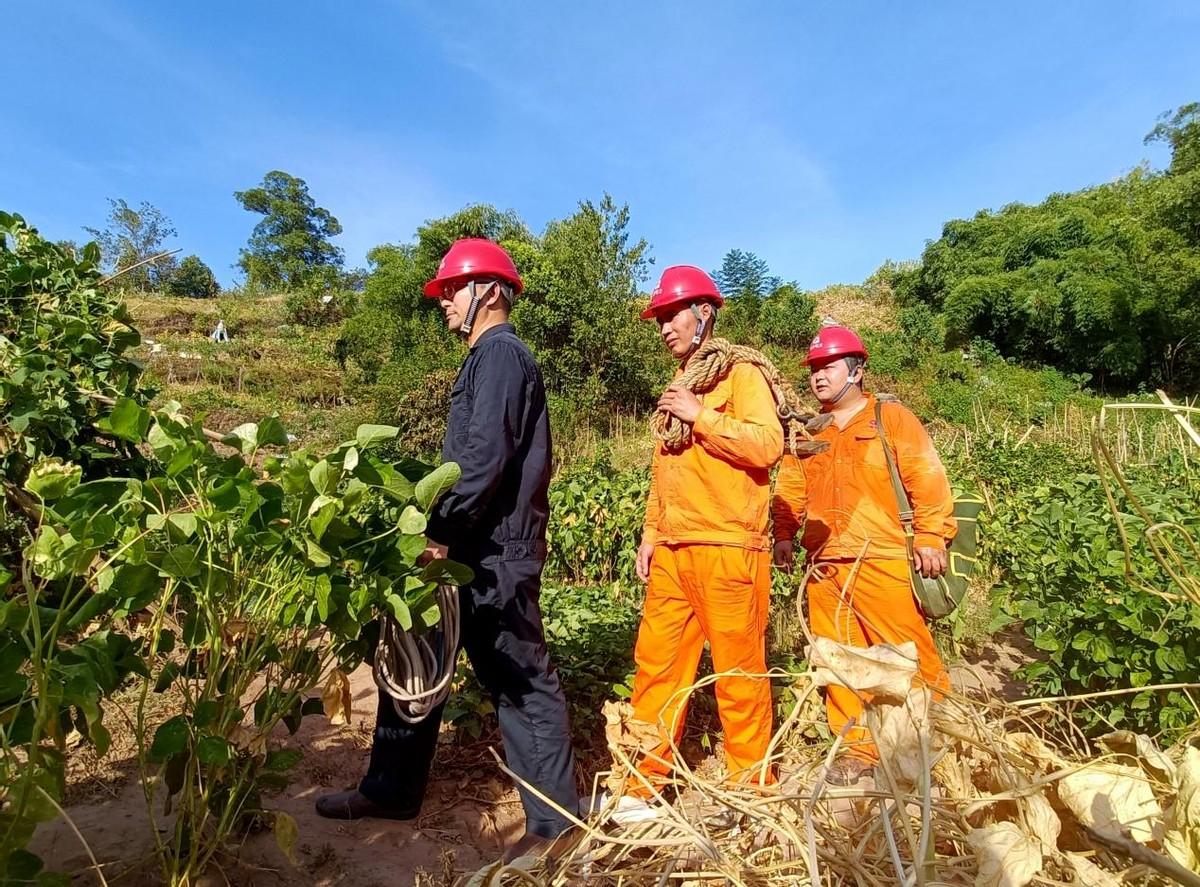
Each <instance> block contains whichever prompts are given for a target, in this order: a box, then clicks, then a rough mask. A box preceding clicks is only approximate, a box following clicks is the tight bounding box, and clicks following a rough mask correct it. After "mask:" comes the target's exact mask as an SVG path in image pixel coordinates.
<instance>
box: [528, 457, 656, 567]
mask: <svg viewBox="0 0 1200 887" xmlns="http://www.w3.org/2000/svg"><path fill="white" fill-rule="evenodd" d="M649 487H650V475H649V472H648V471H647V470H646V469H633V470H629V471H616V470H615V469H613V467H612V464H611V461H610V460H609V457H608V455H607V453H605V452H603V451H601V452H600V453H599V454H598V455H597V456H595V457H594V458H593V459H592V460H591V461H590V462H589V461H581V462H578V463H576V464H574V465H571V466H568V467H566V468H564V469H563V470H562V471H561V472H559V474H558V476H557V477H556V478H555V479H554V482H553V483H552V484H551V485H550V513H551V514H552V515H553V516H554V518H553V520H552V521H551V523H550V530H549V545H550V553H549V557H548V559H547V564H546V568H547V574H548V575H550V576H552V577H553V578H554V579H555V580H558V581H563V582H577V583H585V584H587V583H606V582H613V581H622V582H625V583H629V584H637V582H638V580H637V577H636V574H635V572H634V554H635V553H636V551H637V547H638V543H639V542H640V541H641V536H642V524H643V522H644V521H645V515H646V494H647V491H648V490H649Z"/></svg>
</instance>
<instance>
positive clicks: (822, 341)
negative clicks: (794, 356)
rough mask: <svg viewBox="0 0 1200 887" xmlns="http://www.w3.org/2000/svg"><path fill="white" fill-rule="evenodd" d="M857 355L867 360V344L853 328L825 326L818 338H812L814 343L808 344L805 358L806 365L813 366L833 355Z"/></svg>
mask: <svg viewBox="0 0 1200 887" xmlns="http://www.w3.org/2000/svg"><path fill="white" fill-rule="evenodd" d="M855 355H857V356H858V357H861V358H862V359H863V360H866V359H867V346H866V345H864V344H863V340H862V339H860V338H859V337H858V336H857V335H856V334H855V333H854V331H853V330H850V329H847V328H846V327H844V326H832V325H831V326H823V327H821V329H820V331H819V332H818V333H817V336H816V338H815V339H813V340H812V344H811V345H809V346H808V355H807V356H806V357H805V358H804V365H805V366H812V365H813V364H814V363H816V362H818V361H821V360H827V359H829V358H832V357H851V356H855Z"/></svg>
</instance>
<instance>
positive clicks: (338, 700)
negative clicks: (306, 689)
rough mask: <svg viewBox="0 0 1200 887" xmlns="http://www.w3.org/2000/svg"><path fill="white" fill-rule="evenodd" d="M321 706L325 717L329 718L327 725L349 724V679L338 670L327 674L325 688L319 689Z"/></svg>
mask: <svg viewBox="0 0 1200 887" xmlns="http://www.w3.org/2000/svg"><path fill="white" fill-rule="evenodd" d="M321 704H322V706H324V708H325V716H326V717H327V718H329V723H331V724H334V725H337V724H348V723H350V713H351V699H350V678H348V677H346V674H345V672H343V671H342V670H341V669H340V668H335V669H333V670H332V671H330V672H329V677H328V678H327V679H326V681H325V686H324V687H323V688H322V689H321Z"/></svg>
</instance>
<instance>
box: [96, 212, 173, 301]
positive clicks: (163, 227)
mask: <svg viewBox="0 0 1200 887" xmlns="http://www.w3.org/2000/svg"><path fill="white" fill-rule="evenodd" d="M108 204H109V214H108V220H107V224H106V226H105V227H104V228H103V229H99V228H87V227H85V228H84V229H83V230H84V231H86V232H88V233H89V234H91V235H92V236H93V237H94V238H95V239H96V243H98V244H99V245H100V256H101V258H102V260H103V262H104V266H105V267H106V268H108V269H109V270H110V271H112V270H117V269H119V268H130V267H132V266H134V265H137V264H138V263H139V262H143V261H145V260H146V259H149V258H150V257H151V256H155V255H158V254H159V253H161V252H163V244H164V242H165V241H166V240H167V238H169V237H174V236H175V234H176V232H175V227H174V226H173V225H172V224H171V220H170V219H168V218H167V217H166V216H165V215H163V213H162V211H161V210H159V209H158V208H156V207H154V206H152V205H151V204H149V203H147V202H146V201H142V203H141V205H140V206H139V207H138V208H137V209H134V208H133V207H131V206H130V205H129V204H128V203H126V202H125V201H124V200H123V199H118V200H113V199H112V198H111V197H110V198H109V199H108ZM174 266H175V260H174V258H173V257H171V256H164V257H163V258H161V259H159V260H158V261H155V262H151V263H148V264H145V265H142V266H140V267H137V268H133V270H131V271H127V272H126V273H125V274H124V275H123V276H122V282H123V283H124V284H125V285H126V286H128V287H130V288H133V289H141V290H159V289H161V288H162V287H163V285H164V284H165V283H166V281H167V280H168V279H169V278H170V276H171V274H172V272H173V271H174Z"/></svg>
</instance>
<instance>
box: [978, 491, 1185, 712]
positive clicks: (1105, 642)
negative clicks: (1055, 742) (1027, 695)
mask: <svg viewBox="0 0 1200 887" xmlns="http://www.w3.org/2000/svg"><path fill="white" fill-rule="evenodd" d="M1164 480H1165V478H1164V477H1162V476H1148V477H1144V478H1141V479H1135V480H1133V481H1131V485H1130V489H1131V491H1132V492H1133V493H1134V494H1135V495H1136V497H1137V498H1138V500H1139V501H1140V502H1141V503H1142V505H1143V506H1144V507H1145V509H1146V511H1147V513H1148V515H1149V516H1150V517H1151V519H1152V520H1153V521H1154V522H1156V523H1157V522H1168V523H1170V524H1174V525H1177V526H1181V527H1184V528H1186V529H1187V530H1188V531H1189V532H1191V533H1193V534H1194V533H1196V532H1200V510H1198V509H1197V503H1198V493H1200V491H1198V490H1197V489H1196V488H1195V487H1194V486H1192V487H1188V488H1185V489H1179V488H1178V486H1174V485H1171V486H1169V485H1167V484H1165V483H1164ZM1172 486H1174V488H1172ZM1002 501H1003V504H1002V505H1001V507H1000V514H998V515H997V519H996V520H994V521H993V522H992V523H991V526H990V528H989V532H990V533H991V534H994V538H993V539H992V540H991V541H990V548H991V550H992V552H993V554H994V556H995V558H996V561H997V563H998V564H999V566H1000V568H1001V570H1002V581H1003V588H1002V592H1003V593H1006V594H1007V595H1008V597H1009V599H1010V603H1009V605H1008V606H1009V609H1010V611H1011V613H1012V615H1013V616H1015V617H1017V618H1019V619H1021V620H1022V621H1023V623H1024V628H1025V632H1026V633H1027V634H1028V635H1029V637H1030V638H1031V639H1032V640H1033V643H1034V646H1035V647H1036V648H1037V649H1038V650H1041V651H1042V652H1043V653H1045V654H1046V658H1045V660H1044V661H1040V662H1035V663H1031V664H1029V665H1028V666H1026V667H1025V669H1024V674H1025V676H1026V677H1027V678H1028V680H1029V682H1030V686H1031V688H1032V689H1033V692H1034V693H1038V694H1046V695H1059V694H1071V693H1086V692H1089V691H1100V690H1107V689H1111V688H1112V687H1113V685H1114V683H1119V684H1121V685H1130V686H1134V687H1139V686H1148V685H1151V684H1160V683H1175V682H1191V681H1197V680H1200V633H1198V632H1197V629H1198V628H1200V608H1198V607H1196V606H1195V605H1193V604H1189V603H1187V602H1186V601H1184V600H1181V599H1180V600H1168V599H1166V598H1164V597H1162V596H1160V595H1159V594H1156V593H1154V591H1151V590H1150V589H1154V590H1158V591H1161V592H1163V593H1166V594H1176V595H1178V594H1179V592H1180V591H1181V589H1180V587H1179V586H1178V585H1177V584H1176V582H1175V581H1174V579H1173V578H1172V577H1171V576H1169V575H1167V574H1166V572H1165V571H1164V570H1163V569H1162V567H1161V565H1160V564H1159V563H1158V562H1157V561H1156V560H1155V559H1154V558H1153V556H1152V554H1151V552H1150V551H1149V549H1148V548H1147V546H1146V545H1145V544H1144V542H1142V541H1141V538H1142V534H1143V533H1144V532H1145V530H1146V529H1147V526H1148V524H1147V523H1146V521H1145V520H1143V519H1142V518H1141V517H1140V516H1138V515H1136V514H1131V513H1128V512H1127V511H1125V510H1124V507H1123V508H1122V511H1121V512H1120V513H1118V514H1114V513H1112V512H1111V511H1110V509H1109V506H1108V502H1107V500H1106V499H1105V495H1104V490H1103V487H1102V486H1101V481H1100V477H1099V476H1098V475H1097V474H1096V473H1094V472H1090V473H1083V474H1076V475H1073V476H1068V477H1065V478H1062V479H1057V480H1052V481H1048V482H1044V483H1042V484H1039V485H1037V486H1034V487H1027V488H1025V489H1023V490H1017V491H1015V492H1014V493H1013V494H1012V495H1011V496H1009V497H1006V498H1005V499H1004V500H1002ZM1122 530H1123V531H1124V533H1125V534H1126V535H1127V536H1128V537H1129V538H1130V539H1131V540H1132V541H1133V544H1132V545H1131V547H1130V551H1129V555H1130V556H1129V560H1128V562H1127V560H1126V553H1125V550H1124V549H1123V547H1122V543H1121V535H1120V533H1121V531H1122ZM1181 550H1182V549H1181ZM1184 554H1185V556H1189V557H1190V556H1191V555H1190V554H1188V553H1187V552H1186V551H1184ZM1192 566H1193V567H1194V568H1196V569H1200V562H1197V563H1195V564H1193V565H1192ZM1193 575H1195V572H1193ZM1083 717H1084V719H1085V722H1087V723H1089V724H1091V725H1092V726H1093V727H1095V728H1096V729H1097V730H1103V729H1110V728H1111V727H1112V726H1115V727H1128V728H1131V729H1136V730H1141V731H1149V732H1165V733H1168V734H1170V735H1172V736H1174V735H1177V734H1178V732H1179V731H1181V730H1183V729H1184V728H1186V727H1187V726H1189V725H1190V724H1192V723H1194V722H1195V720H1196V710H1195V707H1194V706H1193V704H1192V702H1191V701H1190V700H1189V699H1188V697H1187V695H1186V694H1184V693H1181V692H1178V691H1161V690H1160V691H1149V690H1148V691H1146V692H1143V693H1137V694H1133V695H1129V696H1115V697H1111V698H1100V699H1096V700H1093V701H1092V702H1091V703H1090V705H1089V707H1088V708H1087V709H1085V710H1084V712H1083Z"/></svg>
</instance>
